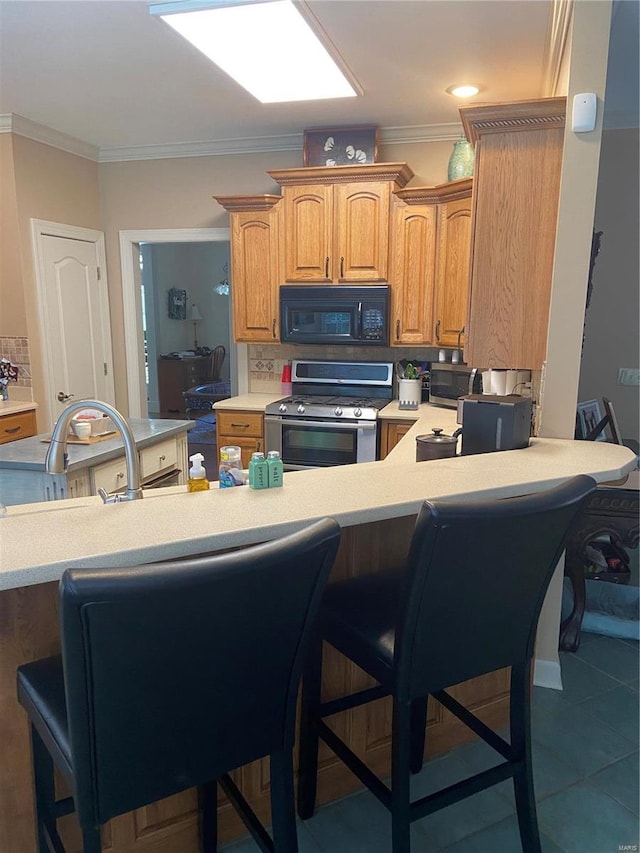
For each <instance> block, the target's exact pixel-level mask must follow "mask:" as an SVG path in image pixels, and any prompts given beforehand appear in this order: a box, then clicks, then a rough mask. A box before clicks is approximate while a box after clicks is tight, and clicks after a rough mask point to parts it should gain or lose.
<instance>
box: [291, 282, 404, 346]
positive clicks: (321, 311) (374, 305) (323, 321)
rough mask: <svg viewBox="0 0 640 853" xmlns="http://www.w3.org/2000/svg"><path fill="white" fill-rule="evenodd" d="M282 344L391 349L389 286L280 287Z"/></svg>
mask: <svg viewBox="0 0 640 853" xmlns="http://www.w3.org/2000/svg"><path fill="white" fill-rule="evenodd" d="M280 340H281V342H282V343H283V344H284V343H292V344H350V345H351V346H354V345H357V346H388V345H389V285H388V284H379V285H362V286H351V285H342V284H333V285H311V284H310V285H295V284H291V285H289V284H283V285H281V287H280Z"/></svg>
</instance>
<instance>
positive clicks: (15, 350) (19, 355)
mask: <svg viewBox="0 0 640 853" xmlns="http://www.w3.org/2000/svg"><path fill="white" fill-rule="evenodd" d="M0 358H8V359H9V361H10V362H11V363H12V364H15V366H16V367H17V368H18V379H17V381H16V382H10V383H9V386H8V387H9V394H11V388H15V387H18V388H31V359H30V357H29V340H28V339H27V338H19V337H12V336H8V335H7V336H1V335H0Z"/></svg>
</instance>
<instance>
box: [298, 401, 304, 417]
mask: <svg viewBox="0 0 640 853" xmlns="http://www.w3.org/2000/svg"><path fill="white" fill-rule="evenodd" d="M298 414H299V415H303V414H304V406H303V405H302V403H300V405H299V406H298Z"/></svg>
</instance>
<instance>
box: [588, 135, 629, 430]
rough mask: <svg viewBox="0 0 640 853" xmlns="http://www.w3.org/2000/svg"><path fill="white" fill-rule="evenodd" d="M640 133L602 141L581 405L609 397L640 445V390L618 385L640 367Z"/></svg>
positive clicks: (606, 137)
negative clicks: (626, 371) (624, 373)
mask: <svg viewBox="0 0 640 853" xmlns="http://www.w3.org/2000/svg"><path fill="white" fill-rule="evenodd" d="M639 151H640V139H639V135H638V130H637V129H635V130H609V131H605V132H604V133H603V136H602V150H601V156H600V174H599V176H598V195H597V197H596V213H595V223H594V228H595V230H596V231H602V232H603V233H602V239H601V244H600V254H599V255H598V258H597V260H596V264H595V269H594V274H593V293H592V297H591V302H590V306H589V309H588V310H587V316H586V324H585V339H584V350H583V355H582V365H581V370H580V386H579V391H578V399H579V400H593V399H600V400H601V399H602V397H603V396H604V397H608V398H609V399H610V400H611V402H612V403H613V406H614V409H615V413H616V417H617V420H618V423H619V425H620V430H621V432H622V435H623V436H624V437H625V438H633V439H635V440H636V441H638V421H639V418H640V413H639V406H638V396H639V395H638V387H637V386H636V387H634V386H623V385H618V384H617V381H618V368H620V367H635V368H637V367H638V363H639V362H638V341H639V340H640V330H639V323H638V318H639V315H640V305H639V302H640V298H639V291H638V282H639V280H640V269H639V263H638V251H639V247H638V242H639V238H638V235H639V234H640V221H639V216H638V186H639V185H640V175H639V173H638V152H639Z"/></svg>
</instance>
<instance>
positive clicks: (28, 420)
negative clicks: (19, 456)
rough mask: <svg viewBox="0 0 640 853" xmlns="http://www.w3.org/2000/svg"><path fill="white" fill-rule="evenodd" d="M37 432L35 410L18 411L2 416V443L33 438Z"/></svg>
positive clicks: (0, 418)
mask: <svg viewBox="0 0 640 853" xmlns="http://www.w3.org/2000/svg"><path fill="white" fill-rule="evenodd" d="M35 434H36V416H35V412H17V413H16V414H15V415H3V416H2V417H0V444H6V443H7V442H9V441H17V440H18V439H19V438H31V436H32V435H35Z"/></svg>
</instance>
